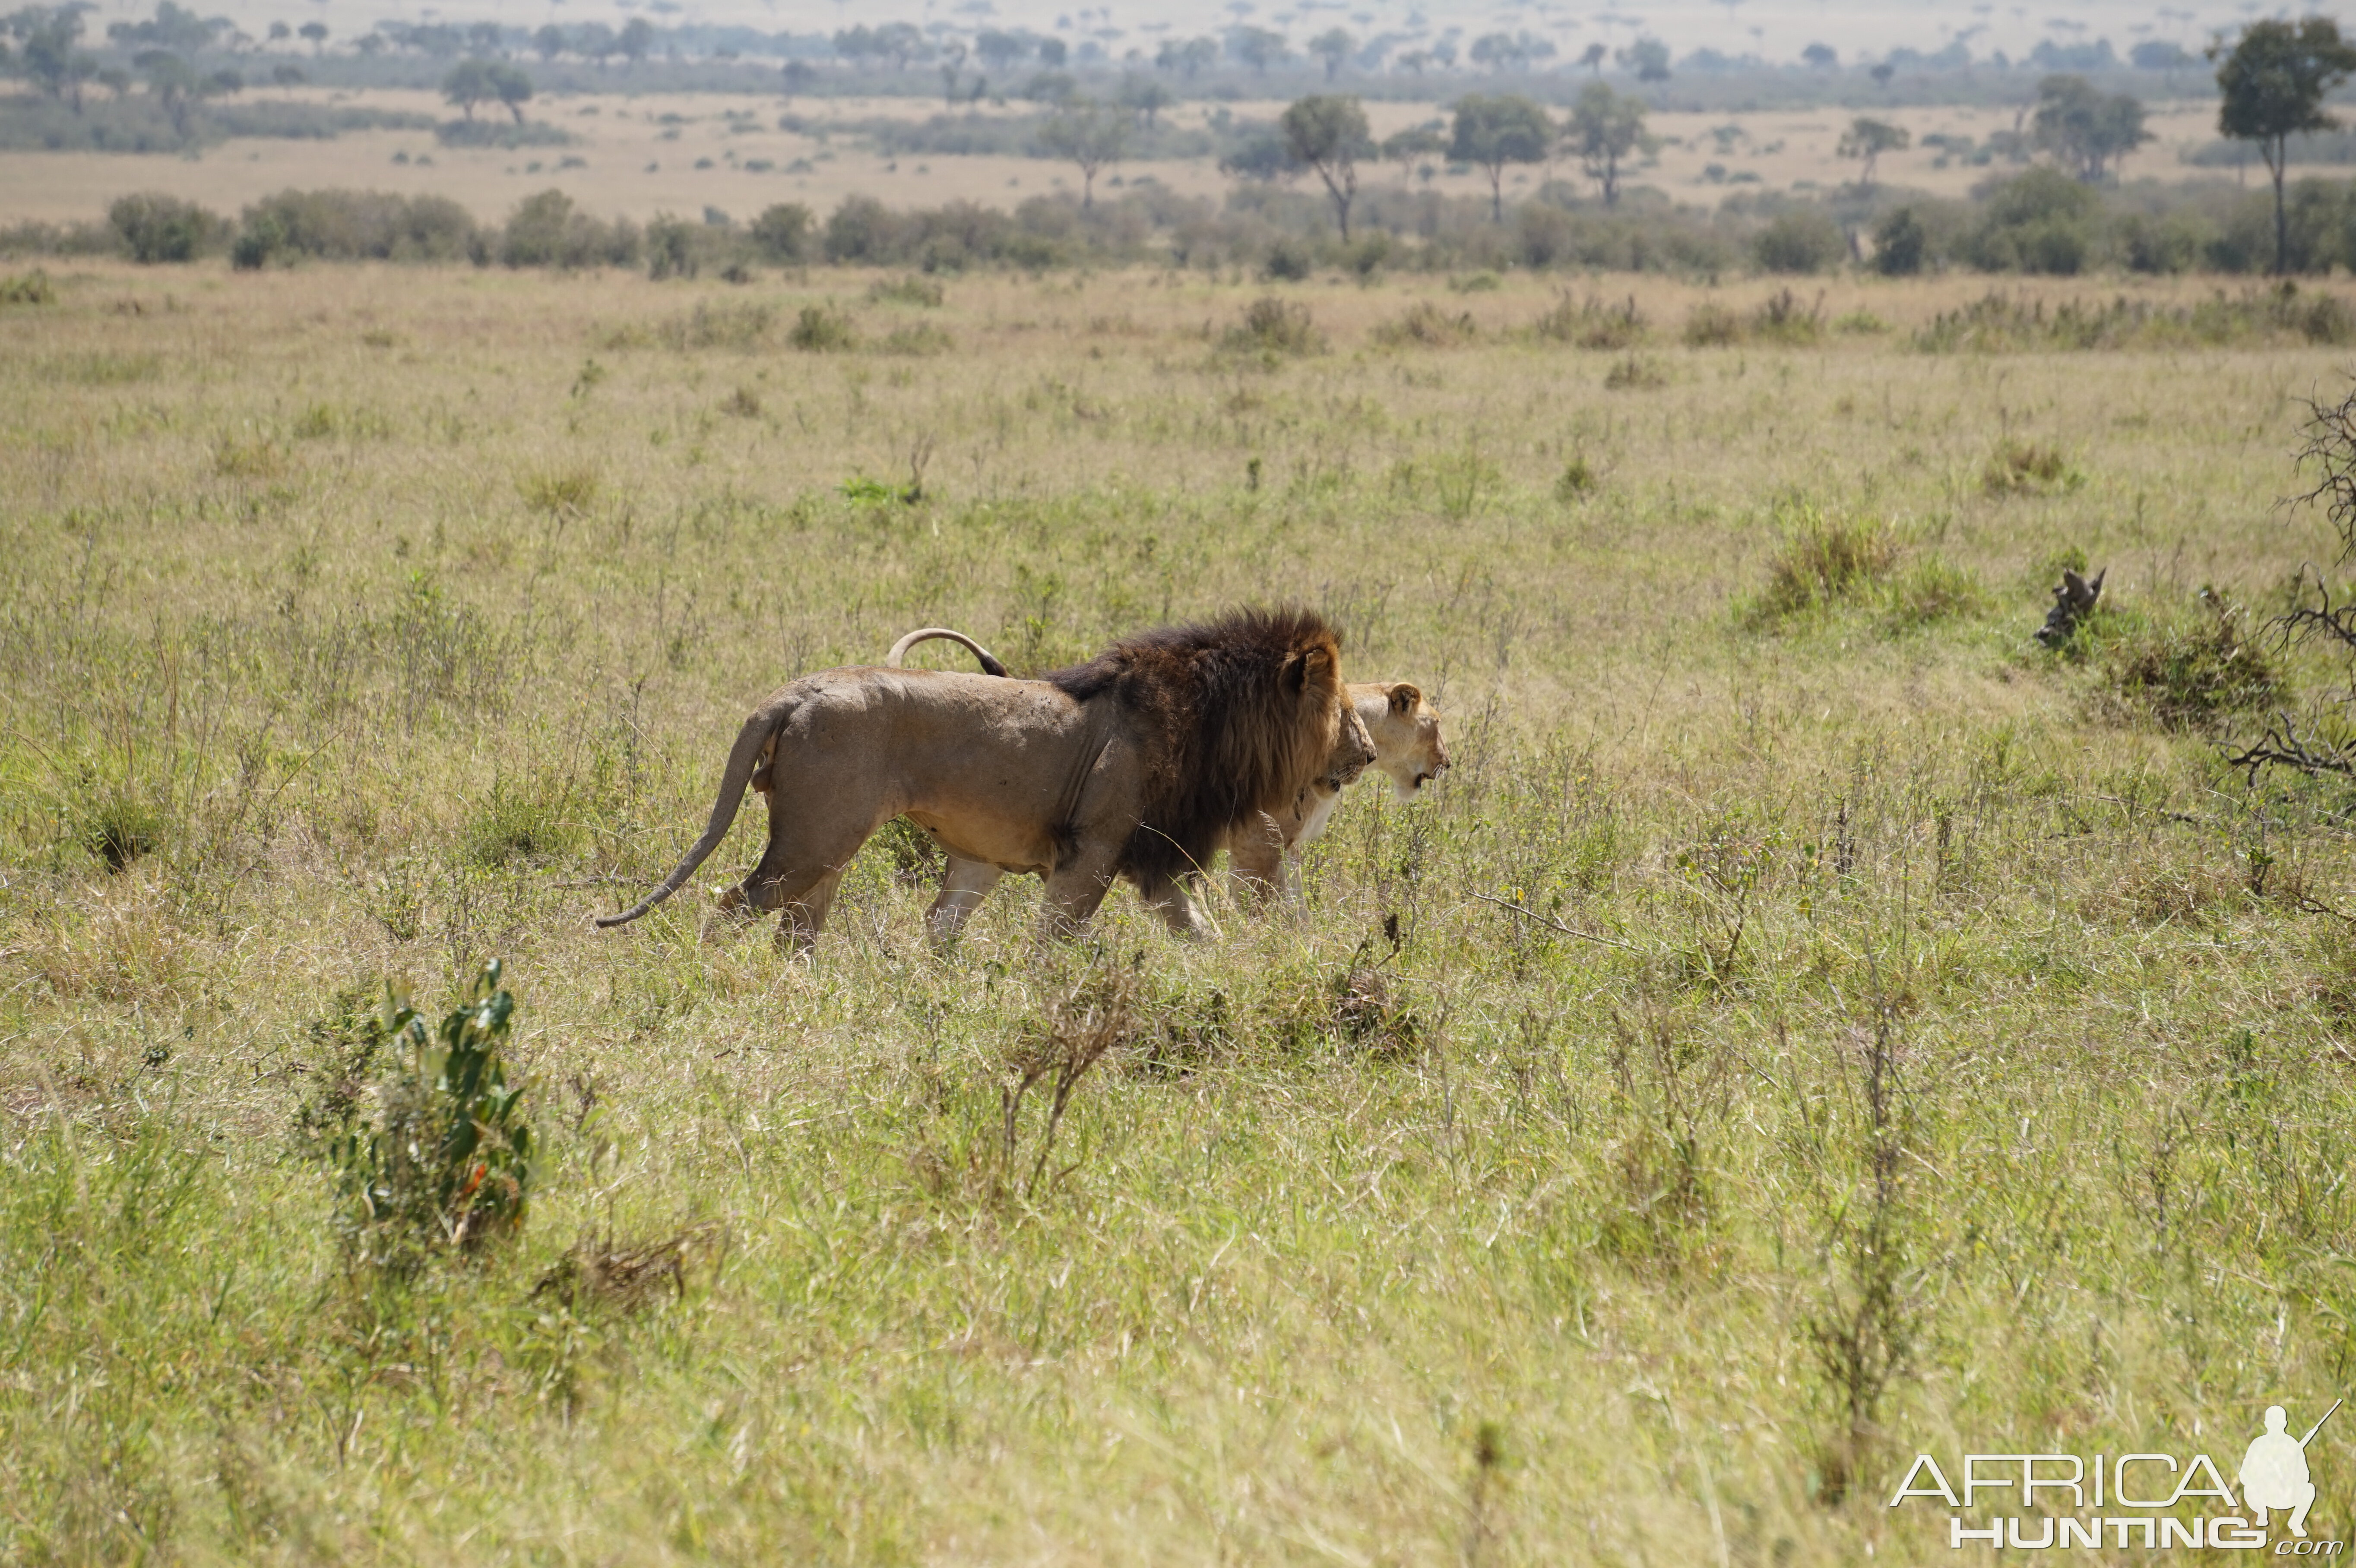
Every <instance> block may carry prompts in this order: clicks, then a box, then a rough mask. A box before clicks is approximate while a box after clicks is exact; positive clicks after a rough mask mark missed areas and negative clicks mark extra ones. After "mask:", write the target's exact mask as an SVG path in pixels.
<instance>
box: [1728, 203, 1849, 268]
mask: <svg viewBox="0 0 2356 1568" xmlns="http://www.w3.org/2000/svg"><path fill="white" fill-rule="evenodd" d="M1847 255H1848V236H1847V234H1845V233H1843V232H1842V231H1841V226H1840V225H1839V224H1837V223H1836V222H1834V221H1833V219H1832V218H1831V217H1830V216H1829V215H1828V214H1826V213H1825V212H1823V211H1821V210H1819V209H1818V208H1813V207H1804V208H1794V210H1792V211H1790V212H1786V213H1783V214H1780V215H1779V216H1777V217H1776V218H1775V219H1772V221H1771V222H1769V224H1768V225H1767V227H1766V228H1765V229H1761V230H1760V231H1759V234H1758V236H1757V238H1755V239H1753V240H1751V257H1752V259H1753V260H1755V261H1757V262H1758V263H1759V266H1760V270H1761V271H1762V272H1830V271H1831V270H1832V269H1833V268H1835V267H1837V266H1839V265H1840V263H1841V262H1842V261H1843V260H1844V259H1846V258H1847Z"/></svg>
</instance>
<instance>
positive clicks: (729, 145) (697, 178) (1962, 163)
mask: <svg viewBox="0 0 2356 1568" xmlns="http://www.w3.org/2000/svg"><path fill="white" fill-rule="evenodd" d="M261 96H264V97H267V98H270V99H277V98H285V99H290V100H293V101H301V102H311V103H317V104H321V105H349V106H360V107H368V108H374V109H380V110H388V111H399V112H411V113H422V114H445V115H446V114H447V113H448V112H449V107H448V105H447V104H445V103H444V102H443V101H442V99H441V97H440V95H439V94H436V93H432V92H423V91H397V90H392V89H373V90H367V91H327V90H325V89H320V88H293V89H287V90H284V91H281V90H272V91H269V92H267V93H266V94H262V95H261ZM1446 102H1447V101H1443V100H1437V99H1436V100H1434V101H1428V102H1422V103H1413V102H1388V101H1376V102H1372V103H1369V104H1367V105H1366V111H1367V116H1368V118H1369V120H1370V121H1371V122H1372V123H1373V126H1374V129H1375V132H1376V134H1378V135H1381V134H1387V133H1390V132H1393V131H1398V130H1402V129H1405V128H1406V127H1408V126H1410V125H1418V124H1422V123H1426V122H1428V121H1431V120H1434V119H1439V118H1444V117H1445V115H1446V113H1447V108H1446ZM1284 107H1285V105H1284V103H1283V101H1266V102H1254V101H1243V102H1237V103H1224V104H1220V103H1205V102H1193V103H1183V104H1180V105H1177V106H1176V107H1174V108H1173V109H1171V110H1168V111H1166V112H1165V113H1166V117H1167V118H1168V120H1169V122H1170V123H1172V124H1173V125H1178V126H1182V127H1195V126H1199V125H1201V124H1203V123H1205V122H1206V121H1207V120H1208V119H1209V118H1210V117H1211V116H1212V115H1213V114H1214V113H1226V114H1231V115H1233V116H1235V117H1236V118H1237V119H1239V120H1259V121H1266V122H1271V123H1272V122H1273V121H1274V120H1275V119H1276V117H1277V116H1278V115H1280V114H1281V113H1282V112H1284ZM942 112H945V111H944V109H943V107H942V105H941V103H940V102H939V101H938V100H937V99H925V98H874V99H864V98H837V99H826V98H796V99H790V100H779V99H763V98H756V97H753V96H750V95H747V94H743V93H734V94H731V93H691V92H674V93H664V92H648V93H624V92H618V91H617V92H612V93H600V94H594V95H589V94H583V95H554V94H552V95H550V96H549V97H546V98H543V99H541V100H538V101H535V102H534V103H533V104H532V106H531V109H530V118H531V119H532V120H533V121H535V122H539V123H546V124H549V125H553V126H556V127H558V128H560V129H562V131H564V132H565V133H567V134H568V135H570V136H572V137H573V139H574V142H573V145H571V146H559V147H527V148H522V149H518V150H502V149H498V148H473V149H470V148H466V147H444V146H441V145H439V144H437V143H436V142H435V140H434V136H433V134H432V133H430V132H422V131H365V132H348V133H345V134H343V135H341V136H338V137H337V138H335V139H334V140H332V141H297V140H292V139H287V138H263V137H245V138H241V139H237V140H232V141H230V142H226V143H223V144H220V145H219V146H216V147H209V148H207V149H205V150H204V151H203V152H202V153H200V154H198V155H181V154H177V153H158V154H126V153H52V152H16V153H0V219H5V220H11V221H24V220H28V219H29V220H38V221H41V222H48V223H75V222H81V221H85V220H89V219H97V218H99V217H100V216H102V214H103V212H104V211H105V208H106V204H107V203H108V202H110V201H112V200H113V199H114V198H115V197H121V196H128V195H131V194H133V193H134V192H139V191H151V190H161V191H169V192H171V193H172V194H174V195H176V196H179V197H185V198H187V200H190V201H195V202H199V203H201V204H203V205H205V206H208V207H210V208H215V209H216V210H218V211H221V212H224V213H229V214H231V215H234V214H235V213H236V212H237V211H238V209H240V208H243V207H246V206H249V205H251V204H252V203H254V202H256V201H259V200H261V199H262V197H266V196H272V195H275V194H276V193H277V192H279V191H282V190H286V189H290V188H292V189H301V190H311V189H316V188H321V187H355V188H359V189H369V190H391V191H399V192H402V193H403V194H405V195H432V196H446V197H452V198H453V199H455V200H456V201H459V202H462V203H464V204H465V205H466V208H468V210H470V211H471V212H473V213H474V215H475V216H476V218H477V219H479V220H481V221H483V222H486V223H492V222H498V221H500V220H502V219H505V218H506V217H507V215H508V213H509V210H510V209H511V208H513V207H514V206H515V204H516V203H517V202H519V201H520V200H522V199H523V198H524V197H527V196H530V195H531V194H532V193H533V192H535V191H541V190H546V189H548V188H549V187H551V186H554V187H557V188H558V189H561V190H562V191H564V192H565V193H566V194H568V195H570V196H571V197H573V199H574V200H575V201H577V202H579V203H580V204H581V205H582V207H583V208H584V209H585V210H587V211H590V212H592V213H594V214H595V215H596V216H598V217H600V218H616V217H626V218H629V219H634V220H635V221H637V222H640V223H643V222H646V221H647V220H648V219H652V218H656V217H658V216H660V215H662V214H664V213H670V214H674V215H678V216H683V217H687V218H691V219H692V218H696V217H698V216H700V215H701V213H702V211H703V209H704V208H706V207H715V208H719V209H720V210H721V211H723V212H726V213H729V214H731V215H733V216H734V218H735V219H736V220H737V221H738V222H740V223H742V222H746V221H749V220H750V219H752V218H753V217H754V216H755V214H757V213H758V212H759V211H760V210H761V209H762V208H765V207H766V206H768V205H769V204H770V203H772V202H779V201H798V202H800V203H802V204H803V205H805V206H807V207H809V208H811V209H812V210H813V211H815V212H817V213H818V214H819V216H821V217H823V216H824V215H825V214H827V213H830V212H831V211H833V210H834V208H836V207H837V206H839V205H840V204H841V201H842V199H843V198H844V197H848V196H854V195H861V196H873V197H880V198H882V199H883V200H885V201H887V202H889V203H891V204H892V205H893V206H895V207H937V206H939V205H941V204H943V203H945V202H950V201H974V202H980V203H981V204H982V205H983V206H986V207H998V208H1013V207H1016V206H1018V205H1019V204H1021V203H1022V202H1023V201H1026V200H1028V199H1030V198H1031V197H1035V196H1042V195H1046V194H1050V193H1053V192H1056V191H1063V192H1066V193H1069V194H1073V195H1076V194H1077V193H1078V191H1079V188H1080V177H1079V175H1078V172H1077V171H1076V170H1075V169H1074V168H1072V167H1071V166H1070V165H1066V164H1062V163H1056V162H1054V161H1051V160H1046V159H1041V158H1032V157H1019V156H1013V155H949V154H926V155H901V156H896V157H895V156H891V155H885V154H883V153H879V152H876V151H874V150H873V147H872V146H870V145H868V144H866V142H865V140H864V138H863V136H862V135H861V134H860V132H861V130H862V128H863V127H865V126H866V125H868V124H871V123H873V122H874V121H876V120H880V119H898V120H924V119H927V118H929V117H931V116H933V115H936V114H939V113H942ZM957 112H958V113H960V114H965V113H979V114H982V115H984V116H991V117H1000V116H1013V117H1018V118H1021V117H1028V116H1035V115H1036V114H1037V113H1038V109H1037V106H1036V105H1033V104H1029V103H1023V102H1016V103H1014V104H1012V105H1001V106H997V107H992V106H991V105H987V104H985V105H982V106H981V107H980V108H979V109H973V108H969V107H968V108H960V109H959V110H958V111H957ZM786 115H790V116H792V117H793V118H794V119H795V120H796V122H797V123H798V124H799V125H800V126H801V129H799V130H794V131H788V130H786V129H784V128H782V127H781V126H780V125H779V123H778V121H779V119H780V118H781V117H782V116H786ZM1851 118H1852V116H1851V114H1850V113H1849V112H1847V111H1845V110H1841V109H1839V108H1837V107H1826V108H1822V109H1805V110H1775V111H1768V112H1754V113H1734V112H1728V113H1718V114H1697V113H1662V114H1655V115H1653V116H1651V117H1650V119H1649V120H1648V121H1647V123H1648V125H1649V126H1650V128H1651V130H1652V132H1653V133H1654V134H1655V135H1656V136H1659V137H1660V138H1662V145H1661V147H1660V149H1659V152H1658V155H1657V156H1656V157H1655V158H1653V159H1649V160H1647V161H1646V162H1645V163H1644V165H1643V167H1642V168H1641V169H1640V170H1639V171H1638V172H1637V174H1636V176H1635V178H1634V183H1637V184H1643V185H1651V186H1655V187H1658V188H1660V189H1661V190H1663V191H1665V192H1667V193H1668V194H1669V195H1670V196H1671V197H1673V198H1675V199H1676V200H1677V201H1680V202H1687V203H1694V204H1698V205H1701V206H1705V207H1713V206H1715V205H1717V203H1718V202H1719V199H1720V198H1722V197H1725V196H1726V195H1727V194H1728V193H1729V192H1730V191H1740V190H1743V189H1745V188H1750V189H1752V190H1754V191H1755V190H1759V189H1766V190H1787V189H1790V188H1792V187H1794V186H1797V187H1800V188H1802V189H1804V190H1805V189H1810V188H1824V189H1830V188H1831V187H1836V186H1838V185H1841V184H1844V183H1846V182H1847V181H1849V180H1852V179H1854V178H1856V177H1857V173H1858V166H1857V165H1856V163H1855V162H1854V161H1853V160H1848V159H1843V158H1841V157H1840V156H1838V155H1837V152H1836V150H1835V149H1836V148H1837V145H1838V144H1839V141H1840V136H1841V133H1842V132H1843V131H1844V130H1846V129H1847V125H1848V123H1849V120H1850V119H1851ZM1886 118H1888V119H1890V120H1891V121H1892V122H1893V123H1899V124H1903V125H1905V126H1906V127H1908V128H1909V130H1910V131H1911V132H1912V133H1913V135H1914V137H1915V139H1916V143H1917V144H1916V145H1915V146H1913V147H1912V148H1910V149H1908V150H1906V151H1903V152H1898V153H1892V154H1890V155H1886V156H1884V157H1883V158H1882V159H1881V162H1880V165H1879V170H1878V176H1877V177H1878V178H1879V180H1881V181H1882V182H1883V183H1885V184H1888V185H1892V186H1897V187H1903V188H1908V189H1914V190H1920V191H1924V192H1928V193H1930V194H1933V195H1936V196H1942V197H1963V196H1965V195H1966V194H1968V193H1969V192H1970V190H1971V189H1972V188H1973V187H1975V186H1977V185H1979V184H1981V183H1983V182H1984V181H1986V180H1987V178H1989V177H1990V176H1992V175H1993V176H2003V175H2006V174H2009V173H2015V172H2018V167H2017V165H2011V164H2004V163H1997V164H1992V165H1974V164H1973V163H1971V162H1970V160H1969V159H1967V158H1953V157H1950V156H1948V155H1947V154H1946V153H1945V152H1944V150H1943V148H1941V147H1938V146H1931V145H1926V144H1922V137H1924V136H1928V135H1944V136H1946V137H1951V138H1952V137H1959V138H1964V139H1966V140H1968V141H1970V142H1972V143H1981V142H1985V141H1986V140H1987V137H1988V134H1989V133H1991V132H1996V131H2008V130H2011V129H2013V120H2014V118H2015V112H2014V111H2013V110H2011V109H2009V108H2005V109H1990V108H1974V107H1966V106H1957V107H1952V108H1926V109H1896V110H1890V111H1888V112H1886ZM2216 122H2217V114H2216V109H2215V107H2214V105H2212V104H2210V103H2207V102H2205V101H2204V102H2197V103H2193V102H2155V103H2154V104H2153V105H2152V114H2151V123H2150V129H2151V131H2152V133H2153V135H2154V137H2155V140H2154V142H2153V143H2152V144H2151V145H2149V146H2148V147H2147V148H2145V149H2144V150H2142V151H2141V152H2139V153H2138V154H2136V157H2135V159H2134V161H2133V162H2132V163H2131V164H2130V165H2129V166H2128V173H2129V174H2130V175H2133V176H2146V175H2154V176H2160V177H2169V176H2171V175H2174V174H2178V173H2181V172H2184V171H2182V170H2180V169H2179V166H2178V164H2179V157H2180V155H2182V154H2184V153H2186V152H2189V151H2190V150H2192V149H2193V148H2196V147H2200V146H2202V145H2205V144H2208V143H2209V142H2211V141H2212V140H2214V139H2215V137H2216V133H2217V123H2216ZM396 157H398V158H399V159H400V160H401V161H400V162H398V163H396V162H394V159H395V158H396ZM2253 162H2254V160H2253ZM754 165H759V166H757V167H755V166H754ZM1713 168H1715V169H1716V170H1717V171H1718V172H1717V173H1716V175H1714V176H1713V175H1712V174H1710V173H1709V172H1708V171H1710V170H1711V169H1713ZM2218 173H2219V174H2222V171H2218ZM1550 177H1551V178H1561V179H1569V180H1577V179H1578V178H1579V171H1578V166H1577V164H1576V161H1575V160H1572V161H1567V162H1562V163H1558V164H1556V165H1550V166H1545V167H1536V166H1534V167H1530V168H1525V169H1517V170H1515V172H1514V173H1513V174H1511V175H1509V176H1507V188H1508V193H1509V194H1512V193H1513V192H1515V191H1517V190H1518V191H1519V192H1521V193H1523V194H1526V193H1528V192H1529V191H1533V190H1536V189H1537V187H1538V186H1539V185H1541V184H1543V183H1544V182H1545V181H1546V180H1547V179H1548V178H1550ZM2259 177H2261V178H2262V177H2263V172H2261V175H2260V176H2259ZM1104 178H1105V179H1106V180H1108V181H1109V180H1113V179H1119V180H1123V181H1129V180H1137V179H1141V178H1151V179H1154V180H1158V181H1160V182H1161V183H1162V185H1164V186H1167V187H1171V188H1172V189H1174V190H1178V191H1182V192H1183V193H1185V194H1186V195H1189V196H1207V197H1223V196H1225V194H1226V192H1227V191H1228V190H1230V189H1232V188H1233V187H1234V183H1235V182H1234V181H1233V179H1231V178H1230V177H1229V176H1226V175H1223V174H1221V173H1220V172H1219V168H1218V161H1217V159H1216V158H1214V157H1209V156H1205V157H1195V158H1158V159H1139V158H1132V159H1130V160H1129V161H1127V162H1125V163H1121V164H1119V165H1115V166H1114V167H1112V168H1111V169H1109V170H1108V171H1107V173H1106V175H1105V176H1104ZM1364 178H1365V185H1366V187H1368V188H1369V189H1375V188H1389V187H1393V186H1396V185H1398V184H1402V183H1406V182H1407V181H1408V175H1407V173H1406V171H1404V170H1402V169H1401V168H1399V167H1398V165H1396V164H1392V165H1384V166H1382V167H1380V168H1375V167H1369V168H1367V169H1366V170H1365V171H1364ZM1730 180H1732V181H1734V182H1735V183H1732V184H1730V183H1728V182H1729V181H1730ZM1752 181H1756V182H1758V183H1756V184H1751V182H1752ZM1414 183H1415V184H1416V185H1418V186H1419V187H1422V186H1424V185H1425V184H1426V182H1425V181H1423V180H1422V179H1421V178H1420V177H1419V178H1418V179H1417V180H1416V181H1415V182H1414ZM1429 186H1430V188H1431V189H1435V190H1439V191H1441V192H1444V193H1447V194H1449V195H1452V196H1461V197H1475V196H1477V197H1486V196H1487V195H1488V191H1489V187H1488V181H1487V179H1486V177H1485V176H1483V175H1481V174H1480V173H1478V172H1477V171H1471V170H1467V171H1465V172H1463V173H1461V174H1450V173H1448V172H1447V171H1446V166H1445V164H1444V161H1443V162H1442V163H1440V165H1438V166H1437V167H1436V169H1435V173H1434V175H1433V177H1432V179H1431V180H1430V182H1429ZM1100 188H1102V187H1100ZM1301 188H1303V189H1309V190H1314V189H1316V188H1317V187H1316V183H1315V181H1314V179H1313V178H1312V180H1310V182H1309V183H1308V184H1307V185H1306V186H1304V187H1301Z"/></svg>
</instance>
